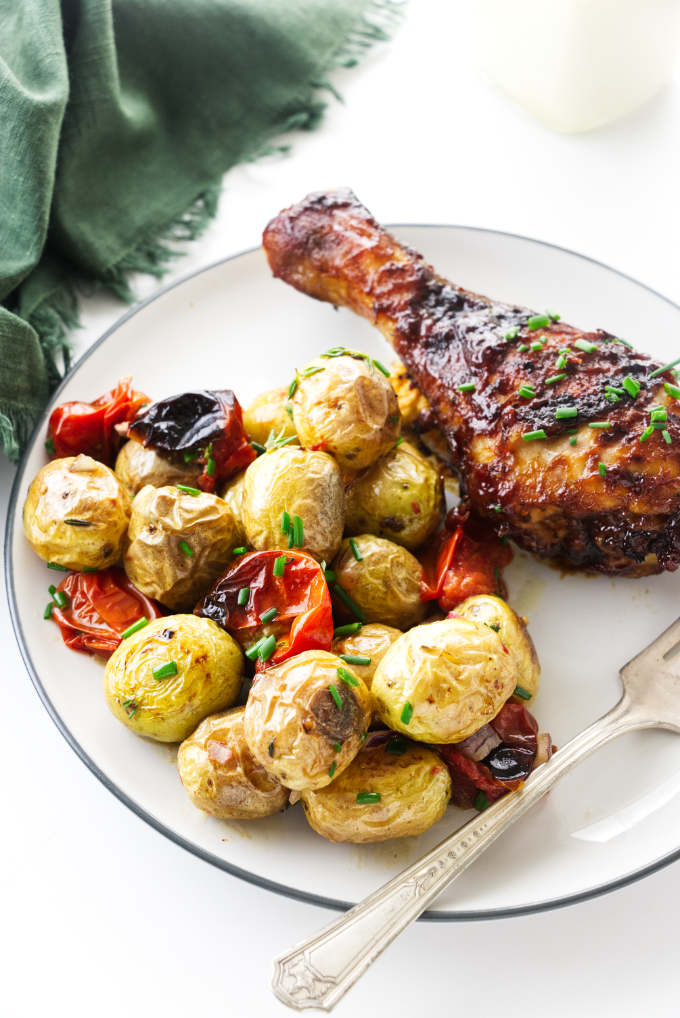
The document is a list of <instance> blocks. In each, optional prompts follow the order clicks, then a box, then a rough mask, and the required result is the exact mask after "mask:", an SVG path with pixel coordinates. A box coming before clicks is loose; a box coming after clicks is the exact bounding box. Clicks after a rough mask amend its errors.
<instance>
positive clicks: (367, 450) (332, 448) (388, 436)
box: [292, 351, 401, 472]
mask: <svg viewBox="0 0 680 1018" xmlns="http://www.w3.org/2000/svg"><path fill="white" fill-rule="evenodd" d="M292 403H293V420H294V422H295V428H296V430H297V433H298V436H299V438H300V442H301V444H302V445H303V446H304V447H305V448H306V449H323V450H324V451H325V452H329V453H331V454H332V455H333V456H334V457H335V459H336V460H337V461H338V463H339V465H340V467H341V468H342V470H343V471H352V472H353V471H357V470H364V469H365V468H366V467H368V466H370V465H371V463H375V461H376V460H377V459H379V458H380V457H381V456H383V455H384V454H385V453H386V452H387V451H388V450H389V449H391V448H392V446H393V445H394V443H395V442H396V440H397V438H398V437H399V429H400V423H401V422H400V416H399V406H398V403H397V397H396V396H395V394H394V389H393V388H392V386H391V385H390V383H389V382H388V380H387V379H386V378H385V376H384V375H383V374H382V372H380V371H379V370H378V369H377V368H376V367H374V365H373V362H372V361H371V360H370V359H369V358H367V357H365V356H363V355H362V354H353V353H352V352H349V351H348V352H347V353H346V354H344V355H342V356H331V357H328V356H321V357H317V358H316V359H315V360H313V361H311V363H310V364H308V365H307V366H306V367H305V368H304V369H303V370H302V371H300V372H298V375H297V389H296V391H295V394H294V396H293V399H292Z"/></svg>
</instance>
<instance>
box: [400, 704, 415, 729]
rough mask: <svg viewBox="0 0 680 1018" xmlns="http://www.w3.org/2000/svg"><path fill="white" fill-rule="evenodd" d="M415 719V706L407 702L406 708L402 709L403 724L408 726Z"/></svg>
mask: <svg viewBox="0 0 680 1018" xmlns="http://www.w3.org/2000/svg"><path fill="white" fill-rule="evenodd" d="M412 717H413V704H412V703H411V702H410V701H409V700H407V701H406V703H405V704H404V706H403V707H402V708H401V715H400V718H401V723H402V725H407V724H408V723H409V722H410V720H411V718H412Z"/></svg>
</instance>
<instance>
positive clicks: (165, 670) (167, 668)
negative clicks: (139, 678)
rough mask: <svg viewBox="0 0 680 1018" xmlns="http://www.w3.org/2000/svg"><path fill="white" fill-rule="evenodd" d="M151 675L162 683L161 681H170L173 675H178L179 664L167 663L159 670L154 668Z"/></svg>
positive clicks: (174, 662)
mask: <svg viewBox="0 0 680 1018" xmlns="http://www.w3.org/2000/svg"><path fill="white" fill-rule="evenodd" d="M151 674H152V675H153V677H154V679H156V680H157V681H160V680H161V679H169V678H170V677H171V676H172V675H177V662H176V661H166V663H165V664H164V665H159V666H158V668H154V670H153V671H152V672H151Z"/></svg>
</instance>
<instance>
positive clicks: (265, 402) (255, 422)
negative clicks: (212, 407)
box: [243, 388, 296, 445]
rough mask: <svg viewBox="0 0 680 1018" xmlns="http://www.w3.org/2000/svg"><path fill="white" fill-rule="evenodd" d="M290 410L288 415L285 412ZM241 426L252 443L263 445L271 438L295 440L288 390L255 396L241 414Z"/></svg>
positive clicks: (274, 390) (275, 390)
mask: <svg viewBox="0 0 680 1018" xmlns="http://www.w3.org/2000/svg"><path fill="white" fill-rule="evenodd" d="M286 407H288V408H289V409H290V413H289V412H288V410H286ZM243 424H244V427H245V429H246V432H247V433H248V437H249V438H250V439H251V441H253V442H259V443H260V445H264V444H265V442H266V441H267V440H268V439H269V438H270V437H271V436H275V437H278V438H295V437H296V431H295V425H294V424H293V416H292V407H291V405H290V403H289V402H288V390H287V389H285V388H282V389H268V390H267V391H266V392H261V393H260V395H259V396H256V397H255V399H254V400H253V402H252V403H251V404H250V406H249V407H248V409H247V410H246V411H245V413H244V414H243Z"/></svg>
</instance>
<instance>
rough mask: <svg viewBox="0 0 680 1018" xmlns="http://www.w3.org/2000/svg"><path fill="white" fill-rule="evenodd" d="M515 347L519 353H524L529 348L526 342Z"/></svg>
mask: <svg viewBox="0 0 680 1018" xmlns="http://www.w3.org/2000/svg"><path fill="white" fill-rule="evenodd" d="M517 349H518V350H519V352H520V353H526V351H527V350H528V349H529V347H528V346H527V344H526V343H520V345H519V346H518V347H517Z"/></svg>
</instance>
